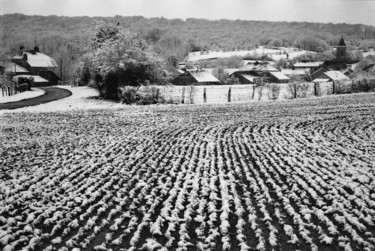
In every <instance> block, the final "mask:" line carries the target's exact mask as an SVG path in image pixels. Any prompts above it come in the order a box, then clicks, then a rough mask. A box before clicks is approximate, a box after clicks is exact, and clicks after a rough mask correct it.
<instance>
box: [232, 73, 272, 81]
mask: <svg viewBox="0 0 375 251" xmlns="http://www.w3.org/2000/svg"><path fill="white" fill-rule="evenodd" d="M233 76H234V77H235V78H238V80H239V81H240V83H241V84H259V83H261V82H267V81H268V78H267V77H260V76H254V75H250V74H240V73H234V74H233Z"/></svg>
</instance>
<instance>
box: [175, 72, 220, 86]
mask: <svg viewBox="0 0 375 251" xmlns="http://www.w3.org/2000/svg"><path fill="white" fill-rule="evenodd" d="M172 83H173V84H175V85H215V84H220V81H219V80H218V79H217V78H216V77H215V76H214V75H212V73H211V72H208V71H204V70H190V71H186V72H183V73H181V74H179V75H178V76H177V77H175V78H174V79H173V80H172Z"/></svg>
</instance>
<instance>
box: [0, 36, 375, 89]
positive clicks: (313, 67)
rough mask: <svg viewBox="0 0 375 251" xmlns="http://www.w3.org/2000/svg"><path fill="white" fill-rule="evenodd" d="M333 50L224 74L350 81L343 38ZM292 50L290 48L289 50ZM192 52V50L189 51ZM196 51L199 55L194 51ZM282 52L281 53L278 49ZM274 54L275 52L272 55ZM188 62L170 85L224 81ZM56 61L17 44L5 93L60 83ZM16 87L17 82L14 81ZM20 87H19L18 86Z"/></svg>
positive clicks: (252, 80) (260, 79) (264, 79)
mask: <svg viewBox="0 0 375 251" xmlns="http://www.w3.org/2000/svg"><path fill="white" fill-rule="evenodd" d="M332 50H334V51H335V59H333V60H326V61H303V62H301V61H300V62H296V63H294V64H293V65H291V67H289V68H284V69H278V68H276V67H275V62H276V61H275V60H273V61H271V60H270V61H267V60H243V66H242V67H239V68H226V69H224V72H225V74H227V76H228V77H231V78H234V79H236V80H237V84H253V85H264V84H265V83H290V82H292V81H293V80H295V79H300V80H301V81H306V82H314V83H322V82H336V81H349V80H350V78H349V76H350V74H351V73H352V72H353V70H354V65H353V64H347V63H346V62H345V57H346V54H347V46H346V44H345V41H344V38H343V37H342V38H341V39H340V41H338V44H337V46H335V47H334V48H332ZM292 53H293V52H292ZM295 53H296V54H297V55H301V53H302V54H303V53H311V52H308V51H296V52H295ZM191 54H192V55H194V53H191ZM195 54H196V55H195V58H194V57H193V58H192V60H193V61H194V62H193V65H198V64H199V62H200V61H205V62H207V61H210V60H215V59H217V58H219V57H225V53H222V54H221V55H213V56H212V55H204V54H203V53H199V52H196V53H195ZM197 54H198V55H197ZM280 54H281V53H280ZM274 56H275V55H274ZM276 56H277V58H278V59H280V58H285V57H286V58H288V57H289V55H288V53H285V52H284V53H283V55H279V54H278V55H276ZM189 63H192V62H189V59H187V61H186V62H181V63H179V64H178V66H177V69H176V72H175V74H174V77H173V78H172V79H171V83H172V84H173V85H220V84H223V83H221V82H220V80H219V79H218V78H217V77H215V76H214V75H215V74H214V73H213V69H212V68H203V67H198V66H195V67H190V68H189V67H188V64H189ZM56 68H57V64H56V62H55V60H54V59H53V58H51V57H50V56H48V55H46V54H44V53H42V52H40V51H39V48H38V47H37V46H36V47H35V48H34V49H32V50H27V49H25V48H22V47H21V48H20V52H19V53H18V54H17V55H15V56H13V57H11V58H10V62H9V63H8V64H7V65H5V66H0V75H2V74H4V73H5V74H7V75H8V76H11V78H12V79H13V81H12V83H8V86H7V85H5V86H4V85H3V86H2V89H3V95H4V88H5V90H6V91H5V92H6V94H7V95H12V94H14V93H15V92H17V91H20V90H16V89H15V86H14V83H17V82H22V83H28V85H27V86H26V87H25V88H23V89H30V87H31V84H30V83H31V82H32V87H45V86H53V85H58V84H61V78H60V77H59V76H58V75H57V74H56V73H55V70H56ZM372 68H375V64H371V65H369V66H366V69H362V70H363V71H367V70H369V69H372ZM17 87H19V85H17ZM21 91H22V90H21Z"/></svg>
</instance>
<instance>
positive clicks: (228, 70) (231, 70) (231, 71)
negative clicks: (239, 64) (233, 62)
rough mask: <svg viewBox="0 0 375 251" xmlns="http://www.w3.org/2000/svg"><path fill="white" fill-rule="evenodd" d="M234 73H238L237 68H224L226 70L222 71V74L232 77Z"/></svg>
mask: <svg viewBox="0 0 375 251" xmlns="http://www.w3.org/2000/svg"><path fill="white" fill-rule="evenodd" d="M236 71H238V68H226V69H224V72H225V73H228V75H232V74H233V73H235V72H236Z"/></svg>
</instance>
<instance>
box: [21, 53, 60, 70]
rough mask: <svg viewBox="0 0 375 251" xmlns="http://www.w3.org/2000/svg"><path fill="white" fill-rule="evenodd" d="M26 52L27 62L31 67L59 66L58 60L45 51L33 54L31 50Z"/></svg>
mask: <svg viewBox="0 0 375 251" xmlns="http://www.w3.org/2000/svg"><path fill="white" fill-rule="evenodd" d="M24 54H26V55H27V63H28V64H29V65H30V66H31V67H48V68H55V67H57V64H56V61H55V60H54V59H53V58H51V57H50V56H47V55H46V54H44V53H40V52H36V53H35V54H33V53H31V52H24Z"/></svg>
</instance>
